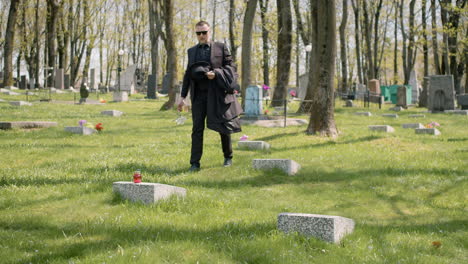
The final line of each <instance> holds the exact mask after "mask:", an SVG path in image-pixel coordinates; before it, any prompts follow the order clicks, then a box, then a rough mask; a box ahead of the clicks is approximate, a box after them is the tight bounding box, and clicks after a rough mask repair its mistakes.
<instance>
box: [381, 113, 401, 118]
mask: <svg viewBox="0 0 468 264" xmlns="http://www.w3.org/2000/svg"><path fill="white" fill-rule="evenodd" d="M382 116H383V117H390V118H398V115H397V114H382Z"/></svg>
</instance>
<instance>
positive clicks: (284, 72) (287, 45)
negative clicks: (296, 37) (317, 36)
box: [271, 0, 292, 106]
mask: <svg viewBox="0 0 468 264" xmlns="http://www.w3.org/2000/svg"><path fill="white" fill-rule="evenodd" d="M276 5H277V8H278V58H277V59H278V66H277V67H276V69H277V74H276V87H275V91H274V93H273V99H272V102H271V104H272V105H273V106H282V105H283V104H284V100H285V99H286V95H287V89H288V83H289V73H290V69H291V51H292V16H291V2H290V0H277V2H276Z"/></svg>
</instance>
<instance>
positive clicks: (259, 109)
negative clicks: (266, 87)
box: [244, 85, 263, 116]
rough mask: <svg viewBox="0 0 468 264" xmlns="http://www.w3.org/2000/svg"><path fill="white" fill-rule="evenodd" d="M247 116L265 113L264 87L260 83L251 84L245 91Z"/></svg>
mask: <svg viewBox="0 0 468 264" xmlns="http://www.w3.org/2000/svg"><path fill="white" fill-rule="evenodd" d="M245 94H246V95H245V108H244V113H245V115H246V116H259V115H261V114H262V113H263V105H262V88H261V87H260V86H259V85H250V86H249V87H247V89H246V91H245Z"/></svg>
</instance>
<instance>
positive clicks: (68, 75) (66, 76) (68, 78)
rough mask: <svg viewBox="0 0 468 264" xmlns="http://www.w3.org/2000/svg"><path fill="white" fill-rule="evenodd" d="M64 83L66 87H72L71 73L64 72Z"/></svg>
mask: <svg viewBox="0 0 468 264" xmlns="http://www.w3.org/2000/svg"><path fill="white" fill-rule="evenodd" d="M63 85H64V86H65V89H70V87H71V85H70V74H64V75H63Z"/></svg>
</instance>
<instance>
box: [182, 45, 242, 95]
mask: <svg viewBox="0 0 468 264" xmlns="http://www.w3.org/2000/svg"><path fill="white" fill-rule="evenodd" d="M210 45H211V56H210V64H211V67H212V68H213V69H217V68H222V67H224V66H228V65H229V66H232V67H235V65H234V64H233V62H232V57H231V53H230V52H229V50H228V49H227V48H226V45H224V43H221V42H210ZM197 46H198V44H197V45H195V46H193V47H191V48H189V49H188V50H187V53H188V64H187V69H185V74H184V81H183V83H182V91H181V96H182V97H184V98H185V97H187V94H188V92H189V91H190V97H191V98H193V95H194V92H195V91H194V86H195V85H194V83H193V82H192V80H191V79H190V73H189V69H190V66H191V65H192V64H193V63H195V56H196V54H197Z"/></svg>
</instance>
